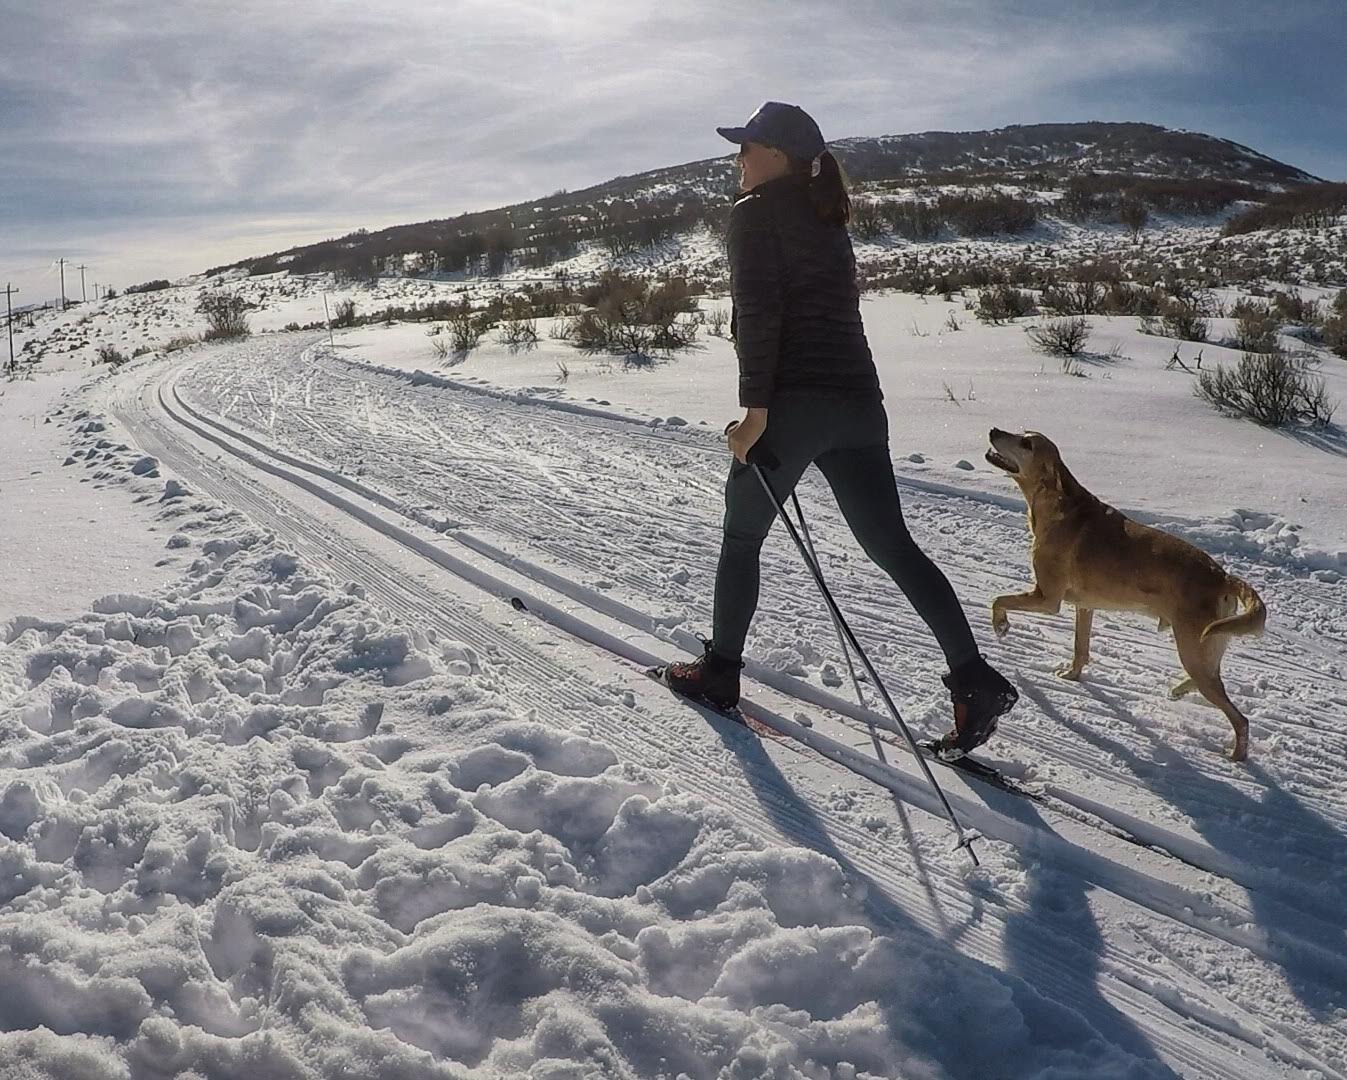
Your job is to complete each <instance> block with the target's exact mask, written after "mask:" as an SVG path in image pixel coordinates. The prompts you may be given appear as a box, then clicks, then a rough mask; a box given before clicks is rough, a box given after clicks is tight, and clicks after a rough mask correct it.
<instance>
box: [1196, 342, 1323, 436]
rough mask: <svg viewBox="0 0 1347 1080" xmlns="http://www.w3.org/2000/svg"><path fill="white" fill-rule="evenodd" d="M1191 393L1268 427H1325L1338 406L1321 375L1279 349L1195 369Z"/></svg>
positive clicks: (1251, 353) (1247, 354)
mask: <svg viewBox="0 0 1347 1080" xmlns="http://www.w3.org/2000/svg"><path fill="white" fill-rule="evenodd" d="M1193 391H1194V393H1196V394H1197V396H1198V397H1200V398H1202V399H1203V400H1204V401H1207V402H1210V403H1211V404H1212V405H1214V406H1216V407H1217V408H1218V409H1223V410H1225V411H1226V412H1231V413H1234V414H1235V415H1237V416H1244V417H1247V418H1248V419H1250V420H1254V421H1256V422H1258V423H1260V424H1266V425H1268V426H1269V427H1284V426H1286V425H1288V424H1295V423H1306V424H1313V425H1326V424H1328V423H1329V422H1331V421H1332V419H1333V413H1334V411H1335V409H1336V407H1337V405H1336V402H1333V401H1331V400H1330V399H1329V397H1328V394H1327V391H1326V390H1325V388H1324V380H1323V378H1322V377H1320V376H1318V375H1316V374H1314V373H1313V372H1312V371H1310V370H1309V368H1308V367H1307V366H1306V365H1305V364H1304V363H1303V362H1301V361H1299V360H1297V359H1295V358H1294V357H1291V356H1288V355H1287V354H1286V353H1284V352H1282V351H1280V350H1278V351H1276V352H1268V353H1256V352H1247V353H1245V354H1244V355H1243V356H1242V357H1240V361H1239V363H1238V364H1237V365H1236V366H1235V367H1234V368H1228V367H1225V366H1224V365H1217V366H1216V367H1215V368H1208V369H1207V370H1205V371H1201V372H1198V376H1197V384H1196V386H1194V388H1193Z"/></svg>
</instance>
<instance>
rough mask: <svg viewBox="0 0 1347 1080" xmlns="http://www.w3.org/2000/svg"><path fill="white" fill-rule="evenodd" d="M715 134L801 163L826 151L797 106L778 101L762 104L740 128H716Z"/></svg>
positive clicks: (820, 135) (819, 135)
mask: <svg viewBox="0 0 1347 1080" xmlns="http://www.w3.org/2000/svg"><path fill="white" fill-rule="evenodd" d="M716 131H717V132H718V133H719V134H721V135H723V136H724V137H725V138H727V139H729V140H730V142H732V143H746V142H755V143H763V144H764V145H766V146H774V147H776V149H778V150H784V151H785V152H786V153H787V154H789V155H790V156H791V157H793V158H799V159H801V160H802V161H810V160H812V159H814V158H816V157H818V155H819V154H821V153H823V151H824V150H826V149H827V145H826V144H825V143H824V141H823V132H821V131H819V129H818V124H816V123H814V118H813V117H812V116H810V115H809V114H808V113H807V112H805V111H804V110H803V109H802V108H800V106H798V105H787V104H785V103H784V102H781V101H768V102H766V103H765V104H764V105H763V106H762V108H760V109H759V110H758V111H757V112H755V113H754V114H753V115H752V116H750V117H749V118H748V123H746V124H745V125H744V126H743V127H718V128H716Z"/></svg>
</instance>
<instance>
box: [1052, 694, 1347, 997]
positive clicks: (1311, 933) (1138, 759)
mask: <svg viewBox="0 0 1347 1080" xmlns="http://www.w3.org/2000/svg"><path fill="white" fill-rule="evenodd" d="M1080 685H1081V687H1082V688H1083V689H1084V690H1085V691H1086V692H1088V693H1089V694H1090V696H1091V697H1092V698H1094V699H1095V700H1096V701H1098V702H1099V703H1100V704H1101V705H1103V706H1105V707H1106V708H1107V709H1108V710H1109V711H1110V712H1111V713H1112V714H1113V715H1114V716H1115V717H1117V718H1118V719H1119V720H1120V721H1122V722H1124V723H1126V724H1127V725H1128V726H1129V727H1130V728H1132V729H1134V730H1135V731H1137V732H1138V733H1139V734H1140V735H1141V736H1143V737H1144V738H1145V739H1147V740H1148V741H1149V742H1151V743H1152V744H1153V745H1154V746H1155V748H1156V757H1155V759H1154V760H1148V759H1146V758H1143V757H1142V756H1140V755H1139V754H1137V753H1136V752H1135V751H1134V750H1132V749H1131V748H1130V747H1128V746H1127V745H1126V743H1124V742H1123V741H1121V740H1119V739H1114V738H1110V737H1109V736H1107V735H1103V734H1101V733H1099V732H1098V731H1096V730H1093V729H1091V728H1090V727H1089V726H1088V725H1086V724H1083V723H1081V722H1080V721H1078V720H1074V719H1072V718H1071V717H1070V716H1069V715H1067V714H1066V713H1065V712H1064V711H1062V710H1061V709H1058V708H1056V707H1055V706H1054V705H1052V703H1051V702H1049V701H1048V699H1047V697H1046V696H1045V695H1044V694H1043V693H1042V691H1039V690H1036V689H1034V688H1032V687H1029V686H1027V685H1026V690H1027V691H1028V693H1029V696H1030V697H1032V698H1033V699H1034V701H1035V703H1036V704H1037V705H1038V707H1039V708H1040V709H1042V710H1043V712H1044V714H1045V715H1046V716H1048V717H1049V718H1051V719H1052V720H1054V721H1055V722H1056V723H1059V724H1061V725H1062V726H1063V727H1064V728H1067V729H1068V730H1070V731H1072V732H1074V733H1075V734H1077V735H1079V736H1080V737H1081V739H1083V740H1084V741H1085V742H1087V743H1089V744H1091V745H1093V746H1095V747H1096V748H1097V749H1098V750H1099V751H1100V752H1101V753H1104V754H1112V755H1115V756H1116V757H1117V758H1118V759H1119V760H1121V761H1123V762H1125V763H1126V764H1127V766H1128V767H1129V768H1130V769H1131V772H1132V774H1133V775H1134V776H1135V777H1136V778H1137V779H1138V780H1139V781H1140V782H1141V783H1143V784H1144V785H1145V786H1146V787H1147V788H1149V789H1150V790H1151V791H1152V792H1153V793H1154V794H1156V795H1157V796H1159V797H1160V798H1161V799H1163V800H1165V801H1166V802H1168V803H1169V804H1170V805H1172V806H1174V807H1176V808H1178V809H1179V810H1181V811H1183V813H1184V814H1185V815H1186V816H1187V818H1188V820H1189V821H1191V822H1192V824H1193V826H1194V828H1196V830H1197V831H1198V833H1200V834H1201V836H1202V838H1203V839H1204V840H1206V841H1207V842H1208V843H1209V844H1211V846H1212V847H1213V848H1214V849H1216V850H1217V851H1220V852H1223V853H1225V854H1228V855H1230V856H1232V857H1233V858H1235V859H1238V860H1239V861H1240V862H1242V863H1244V864H1246V865H1248V866H1251V867H1253V868H1254V869H1257V870H1265V871H1268V872H1269V873H1268V874H1267V875H1266V877H1265V882H1266V884H1265V885H1263V886H1260V887H1259V888H1251V889H1246V890H1245V895H1246V896H1247V897H1248V902H1249V905H1250V908H1251V909H1252V912H1253V915H1254V918H1255V919H1256V920H1257V923H1258V926H1259V928H1260V929H1261V930H1262V932H1263V933H1264V935H1265V936H1266V938H1267V940H1268V941H1269V942H1270V943H1272V944H1273V945H1274V946H1275V948H1274V949H1273V950H1268V951H1269V952H1270V954H1271V956H1272V957H1275V958H1276V959H1275V960H1270V961H1269V962H1276V963H1277V964H1278V966H1279V967H1280V968H1281V971H1282V973H1283V975H1284V976H1285V977H1286V981H1287V985H1288V986H1290V988H1291V990H1292V992H1293V993H1294V994H1295V996H1296V998H1297V999H1298V1000H1299V1001H1300V1002H1301V1003H1302V1004H1303V1005H1305V1007H1306V1008H1308V1009H1309V1010H1310V1011H1311V1012H1312V1013H1313V1014H1314V1015H1315V1017H1316V1018H1317V1019H1319V1020H1324V1019H1326V1018H1327V1017H1329V1016H1331V1015H1333V1014H1334V1012H1335V1011H1336V1010H1339V1009H1342V1008H1343V1007H1344V1005H1347V993H1345V992H1344V991H1343V990H1342V989H1341V988H1340V987H1341V966H1340V965H1332V964H1331V963H1328V964H1324V963H1319V962H1316V957H1315V955H1313V954H1311V953H1308V952H1307V950H1306V948H1305V943H1306V942H1312V943H1314V944H1315V945H1316V946H1324V945H1327V944H1328V941H1326V940H1325V939H1326V938H1327V939H1329V940H1331V939H1332V938H1333V937H1336V938H1337V940H1339V941H1341V940H1342V936H1343V933H1344V931H1347V908H1344V907H1343V906H1342V904H1341V901H1340V898H1341V892H1340V891H1334V892H1333V895H1332V897H1330V898H1328V899H1322V898H1319V897H1316V892H1319V891H1322V890H1321V887H1322V885H1323V880H1322V878H1323V874H1324V873H1325V872H1326V871H1327V870H1328V869H1329V868H1332V867H1334V866H1336V865H1340V864H1341V861H1342V860H1341V856H1339V858H1338V859H1337V860H1335V859H1333V858H1332V857H1326V856H1325V852H1331V851H1334V850H1336V851H1338V852H1340V853H1342V854H1347V838H1344V836H1343V835H1342V834H1341V833H1340V832H1338V831H1336V830H1334V829H1333V828H1332V827H1331V826H1329V825H1328V824H1327V823H1325V822H1324V821H1323V820H1321V819H1320V818H1319V817H1317V816H1316V815H1315V814H1314V813H1313V812H1312V811H1310V810H1309V809H1307V808H1306V807H1305V806H1304V805H1303V804H1302V803H1301V802H1300V800H1298V799H1297V798H1295V796H1293V795H1291V794H1290V793H1288V792H1286V791H1285V790H1283V789H1282V788H1281V786H1280V785H1279V784H1278V783H1277V781H1276V780H1275V779H1274V778H1273V777H1272V776H1270V775H1269V774H1268V773H1267V771H1266V770H1264V769H1263V768H1262V767H1261V766H1259V765H1257V764H1256V763H1253V762H1246V763H1244V765H1243V766H1242V767H1243V768H1245V769H1247V770H1248V772H1249V773H1250V775H1252V776H1253V777H1254V778H1255V779H1257V780H1258V781H1259V783H1260V784H1261V785H1262V786H1263V789H1264V796H1263V798H1262V799H1261V800H1259V799H1256V798H1253V797H1251V796H1249V795H1246V794H1245V793H1244V792H1243V791H1241V790H1240V789H1239V787H1237V786H1236V785H1234V784H1228V783H1226V782H1224V781H1222V780H1219V779H1216V778H1214V777H1211V776H1209V775H1207V774H1206V773H1204V772H1203V771H1202V770H1201V769H1198V768H1197V767H1195V766H1194V765H1193V764H1192V763H1191V762H1190V761H1189V760H1188V758H1187V757H1186V756H1185V755H1183V754H1181V753H1178V752H1177V751H1175V750H1174V749H1173V748H1172V747H1170V746H1169V744H1168V743H1166V742H1165V741H1164V740H1163V739H1161V738H1159V737H1158V736H1157V735H1156V734H1155V732H1154V731H1152V730H1150V729H1149V728H1148V727H1147V726H1146V725H1145V724H1144V723H1141V722H1139V721H1138V720H1137V718H1136V717H1135V716H1134V715H1133V714H1132V713H1131V712H1130V710H1128V709H1127V708H1126V707H1125V705H1123V704H1122V703H1120V702H1119V701H1118V700H1117V699H1116V698H1115V697H1114V696H1113V695H1111V694H1109V693H1106V692H1105V691H1104V690H1103V689H1102V688H1101V687H1100V686H1099V685H1098V684H1095V683H1088V682H1083V683H1081V684H1080ZM1212 715H1213V717H1215V718H1216V720H1217V722H1219V723H1224V720H1223V719H1222V718H1221V717H1220V715H1219V714H1218V713H1216V712H1215V711H1214V710H1213V713H1212ZM1265 820H1266V821H1269V822H1275V823H1277V824H1278V826H1280V827H1278V828H1277V829H1276V831H1275V833H1273V832H1271V831H1269V832H1268V833H1266V834H1264V833H1260V832H1259V831H1258V830H1257V829H1256V828H1255V827H1254V825H1253V823H1255V822H1260V821H1265ZM1289 860H1295V862H1296V863H1298V864H1299V867H1300V870H1301V875H1302V876H1300V877H1299V878H1297V875H1295V874H1287V873H1286V870H1287V865H1288V861H1289ZM1316 875H1317V876H1316ZM1274 890H1276V891H1274ZM1277 892H1281V893H1283V895H1284V896H1285V899H1279V898H1278V895H1277ZM1307 909H1310V910H1309V911H1308V914H1307ZM1297 921H1300V922H1301V923H1302V924H1303V926H1302V927H1301V928H1299V929H1298V930H1297V933H1296V936H1294V937H1292V936H1291V935H1290V934H1289V933H1288V931H1289V930H1292V929H1293V928H1295V923H1296V922H1297ZM1342 962H1343V963H1347V957H1344V958H1343V961H1342Z"/></svg>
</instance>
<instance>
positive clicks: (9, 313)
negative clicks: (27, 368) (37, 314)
mask: <svg viewBox="0 0 1347 1080" xmlns="http://www.w3.org/2000/svg"><path fill="white" fill-rule="evenodd" d="M18 291H19V290H18V289H16V288H14V287H13V286H12V285H10V284H9V283H8V282H6V283H5V325H6V326H8V327H9V367H8V368H7V369H6V370H7V371H8V372H9V373H10V374H11V375H12V374H14V370H15V368H14V304H13V302H12V301H11V300H10V297H11V296H13V295H14V294H15V293H16V292H18Z"/></svg>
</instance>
